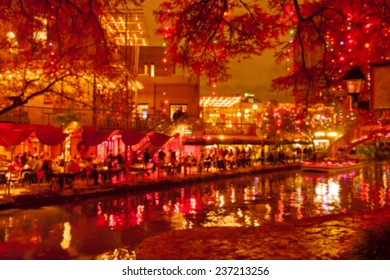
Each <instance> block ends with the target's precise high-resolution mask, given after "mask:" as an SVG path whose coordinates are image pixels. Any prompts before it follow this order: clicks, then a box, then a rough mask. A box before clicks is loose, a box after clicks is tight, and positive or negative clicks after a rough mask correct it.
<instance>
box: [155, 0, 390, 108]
mask: <svg viewBox="0 0 390 280" xmlns="http://www.w3.org/2000/svg"><path fill="white" fill-rule="evenodd" d="M387 2H388V1H383V0H346V1H339V0H322V1H298V0H270V1H269V0H264V1H254V0H253V1H251V0H248V1H245V0H209V1H201V0H176V1H165V2H164V3H163V4H162V5H161V6H160V8H159V10H158V11H156V13H155V14H156V20H157V21H158V22H159V23H161V25H162V28H161V29H159V33H161V34H163V35H164V39H165V41H166V43H167V49H168V53H169V54H170V55H171V56H172V57H173V60H174V61H175V62H176V63H178V64H181V65H182V66H183V67H185V68H187V69H189V70H190V71H191V72H192V73H194V74H196V75H200V74H203V75H205V77H206V78H207V81H208V83H209V84H214V83H217V82H222V81H227V80H229V79H230V78H231V77H230V74H229V68H228V63H229V61H230V60H231V59H235V58H244V59H245V58H250V57H252V56H255V55H261V54H262V53H263V51H264V50H266V49H274V50H275V58H276V61H277V62H279V63H284V65H286V74H285V75H284V76H282V77H279V78H277V79H275V80H274V81H273V89H274V90H286V89H291V90H292V94H293V95H294V96H295V97H296V99H297V101H298V102H300V103H303V104H305V106H308V105H309V104H310V103H318V102H320V103H325V104H332V103H333V102H338V101H340V96H342V95H343V94H344V93H345V89H344V85H343V81H342V77H343V76H344V74H345V73H346V71H347V70H348V69H349V68H350V67H351V66H360V67H362V70H363V71H364V72H365V73H368V69H369V64H370V63H371V62H378V61H384V60H388V59H389V57H388V55H389V51H388V43H389V19H390V17H389V15H390V13H389V11H388V9H389V8H390V7H387ZM341 101H342V102H344V103H345V104H347V102H345V101H346V98H343V100H341Z"/></svg>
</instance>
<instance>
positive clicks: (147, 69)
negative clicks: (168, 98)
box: [144, 63, 149, 75]
mask: <svg viewBox="0 0 390 280" xmlns="http://www.w3.org/2000/svg"><path fill="white" fill-rule="evenodd" d="M148 72H149V66H148V65H147V64H146V63H145V65H144V74H145V75H148Z"/></svg>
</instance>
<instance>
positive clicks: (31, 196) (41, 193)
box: [0, 163, 300, 210]
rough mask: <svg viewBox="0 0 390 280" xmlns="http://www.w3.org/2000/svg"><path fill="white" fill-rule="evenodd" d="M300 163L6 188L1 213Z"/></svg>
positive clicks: (293, 166) (289, 167)
mask: <svg viewBox="0 0 390 280" xmlns="http://www.w3.org/2000/svg"><path fill="white" fill-rule="evenodd" d="M299 168H300V165H299V163H288V164H283V165H282V164H280V165H258V166H253V167H246V168H240V169H233V170H228V171H219V170H217V169H211V170H210V172H202V173H197V172H195V168H194V169H193V170H191V171H190V172H188V174H184V172H181V173H179V174H175V175H169V176H168V175H165V174H164V175H161V174H157V172H155V173H150V174H149V175H147V174H143V175H140V176H137V177H133V178H132V179H131V180H129V179H128V180H127V181H126V179H124V178H122V179H121V180H116V178H113V180H112V182H111V183H104V184H103V183H100V184H99V185H97V186H93V185H92V184H91V182H86V181H79V182H77V183H76V184H75V185H74V186H73V187H72V188H71V189H69V188H66V187H65V188H63V189H58V188H57V189H53V188H49V184H41V185H38V184H31V185H23V186H14V187H13V188H12V189H10V192H11V195H6V194H7V192H8V186H6V185H2V189H1V194H2V195H0V210H5V209H10V208H35V207H39V206H44V205H55V204H61V203H67V202H72V201H79V200H82V199H88V198H95V197H101V196H107V195H117V194H126V193H132V192H144V191H150V190H154V189H163V188H172V187H178V186H183V185H189V184H196V183H199V182H205V181H211V180H218V179H226V178H234V177H238V176H243V175H247V174H261V173H264V172H267V173H268V172H277V171H279V172H280V171H285V170H292V169H299Z"/></svg>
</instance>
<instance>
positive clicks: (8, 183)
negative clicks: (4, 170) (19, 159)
mask: <svg viewBox="0 0 390 280" xmlns="http://www.w3.org/2000/svg"><path fill="white" fill-rule="evenodd" d="M14 150H15V146H11V165H10V167H9V173H8V176H9V177H8V182H7V195H8V196H10V195H11V183H12V181H11V179H12V178H11V176H12V159H13V158H14Z"/></svg>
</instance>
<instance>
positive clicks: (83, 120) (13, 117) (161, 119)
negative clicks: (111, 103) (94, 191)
mask: <svg viewBox="0 0 390 280" xmlns="http://www.w3.org/2000/svg"><path fill="white" fill-rule="evenodd" d="M71 120H77V121H78V122H79V123H80V125H82V126H95V127H97V128H99V129H102V130H103V129H106V130H109V129H126V128H134V129H139V130H144V131H156V132H160V133H165V134H169V135H171V134H172V133H173V132H172V131H173V130H174V127H175V124H177V122H176V123H175V122H173V121H172V120H171V119H170V118H169V117H168V116H161V115H152V114H147V115H145V114H137V113H133V114H131V115H128V116H127V117H126V115H123V114H119V113H118V112H114V111H113V110H104V111H98V110H92V109H56V108H47V107H32V106H23V107H20V108H16V109H14V110H12V111H10V112H7V113H5V114H3V115H0V122H8V123H21V124H37V125H54V126H62V125H65V122H68V121H71ZM180 122H182V123H185V124H186V125H187V127H188V128H189V129H188V131H186V135H198V136H202V135H205V134H207V135H221V134H223V135H256V134H258V133H257V131H256V129H257V128H256V126H255V125H254V124H251V123H242V124H241V123H237V124H226V123H206V122H204V121H203V120H202V119H200V118H194V117H188V118H185V119H181V120H179V123H180Z"/></svg>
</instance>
